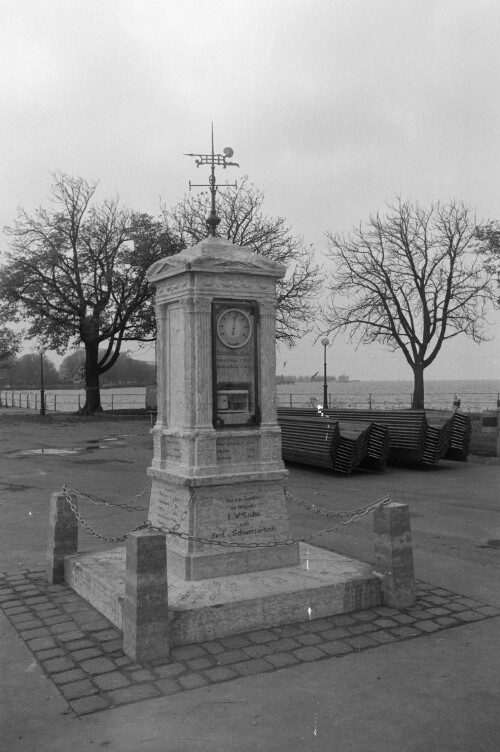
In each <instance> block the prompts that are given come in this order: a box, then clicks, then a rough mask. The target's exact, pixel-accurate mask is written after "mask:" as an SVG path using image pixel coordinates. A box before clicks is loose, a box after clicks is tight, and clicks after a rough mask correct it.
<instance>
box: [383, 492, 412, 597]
mask: <svg viewBox="0 0 500 752" xmlns="http://www.w3.org/2000/svg"><path fill="white" fill-rule="evenodd" d="M373 523H374V532H375V561H376V567H377V569H378V572H379V573H380V574H381V575H382V593H383V599H384V603H385V604H386V605H387V606H392V607H393V608H406V607H407V606H411V605H412V604H413V603H414V602H415V574H414V570H413V549H412V544H411V527H410V510H409V507H408V505H407V504H398V503H396V502H393V501H391V502H390V503H389V504H385V505H384V506H381V507H379V508H378V509H377V510H376V512H375V513H374V515H373Z"/></svg>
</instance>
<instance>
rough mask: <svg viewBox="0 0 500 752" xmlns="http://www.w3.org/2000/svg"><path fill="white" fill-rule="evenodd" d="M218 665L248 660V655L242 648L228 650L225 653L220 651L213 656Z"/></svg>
mask: <svg viewBox="0 0 500 752" xmlns="http://www.w3.org/2000/svg"><path fill="white" fill-rule="evenodd" d="M215 660H216V661H217V663H218V664H219V666H227V665H228V664H229V663H238V661H245V660H246V661H248V660H249V656H248V655H247V653H245V651H244V650H228V651H227V652H226V653H220V655H216V656H215Z"/></svg>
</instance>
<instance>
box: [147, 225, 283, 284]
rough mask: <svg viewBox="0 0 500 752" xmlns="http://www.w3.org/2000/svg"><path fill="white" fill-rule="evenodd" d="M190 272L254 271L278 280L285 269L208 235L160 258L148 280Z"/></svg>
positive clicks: (252, 272)
mask: <svg viewBox="0 0 500 752" xmlns="http://www.w3.org/2000/svg"><path fill="white" fill-rule="evenodd" d="M187 272H201V273H208V274H242V273H243V274H246V275H248V274H251V275H256V276H266V277H274V278H275V279H279V278H280V277H283V276H284V275H285V272H286V267H285V265H284V264H281V263H279V262H278V261H272V260H271V259H268V258H266V257H265V256H261V255H259V254H258V253H253V252H252V251H250V250H249V249H248V248H244V247H242V246H238V245H235V244H234V243H232V242H231V241H230V240H225V239H224V238H212V237H210V238H205V240H202V241H201V242H200V243H198V244H197V245H195V246H191V247H190V248H186V249H185V250H183V251H181V252H180V253H177V254H175V255H173V256H168V257H166V258H164V259H160V260H159V261H155V263H154V264H152V265H151V266H150V267H149V269H148V271H147V278H148V281H149V282H151V283H153V284H155V283H157V282H159V281H160V280H163V279H167V278H169V277H175V276H178V275H180V274H185V273H187Z"/></svg>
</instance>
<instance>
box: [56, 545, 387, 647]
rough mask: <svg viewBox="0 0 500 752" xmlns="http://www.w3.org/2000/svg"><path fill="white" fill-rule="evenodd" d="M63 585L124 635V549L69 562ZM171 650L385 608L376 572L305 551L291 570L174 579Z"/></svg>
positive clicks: (342, 558)
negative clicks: (243, 634)
mask: <svg viewBox="0 0 500 752" xmlns="http://www.w3.org/2000/svg"><path fill="white" fill-rule="evenodd" d="M66 581H67V582H68V584H69V585H70V586H71V587H72V588H73V589H74V590H75V591H76V592H77V593H79V594H80V595H81V596H83V597H84V598H85V599H86V600H88V601H89V602H90V603H91V604H92V605H93V606H94V607H95V608H97V609H98V610H99V611H100V612H101V613H103V614H104V615H105V616H106V617H107V618H108V619H109V620H110V621H112V622H113V624H115V625H116V626H117V627H118V628H119V629H121V628H122V615H121V609H122V602H123V597H124V592H125V549H124V548H117V549H113V550H111V551H105V552H100V553H94V554H78V555H76V556H70V557H68V558H67V560H66ZM168 581H169V592H168V600H169V618H170V643H171V645H184V644H189V643H191V642H199V641H203V640H211V639H216V638H218V637H224V636H227V635H231V634H238V633H241V632H246V631H250V630H252V629H261V628H265V627H271V626H278V625H280V624H289V623H293V622H301V621H309V620H311V619H319V618H322V617H325V616H332V615H335V614H341V613H347V612H349V611H354V610H359V609H366V608H372V607H374V606H377V605H380V604H381V602H382V601H381V590H380V581H379V579H378V578H377V577H376V576H375V575H374V574H373V569H372V567H371V565H369V564H366V563H364V562H360V561H356V560H355V559H351V558H348V557H346V556H342V555H340V554H336V553H334V552H332V551H328V550H326V549H322V548H318V547H316V546H310V545H306V544H300V563H299V564H298V565H296V566H293V567H283V568H281V569H273V570H266V571H262V572H250V573H246V574H239V575H229V576H227V577H215V578H209V579H205V580H201V581H197V582H186V581H184V580H181V579H179V578H177V577H175V576H172V575H171V574H170V573H169V576H168Z"/></svg>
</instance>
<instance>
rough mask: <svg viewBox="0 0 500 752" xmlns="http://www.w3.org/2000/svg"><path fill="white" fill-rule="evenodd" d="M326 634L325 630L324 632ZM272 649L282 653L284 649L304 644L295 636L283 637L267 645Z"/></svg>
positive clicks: (292, 648)
mask: <svg viewBox="0 0 500 752" xmlns="http://www.w3.org/2000/svg"><path fill="white" fill-rule="evenodd" d="M323 634H325V632H323ZM255 647H259V646H257V645H256V646H255ZM267 647H268V648H270V649H271V651H272V652H273V653H281V652H282V651H286V650H295V649H296V648H300V647H302V644H301V643H300V642H299V641H298V640H295V639H294V638H293V637H282V638H281V639H280V640H276V642H272V643H271V644H269V645H268V646H267Z"/></svg>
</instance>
